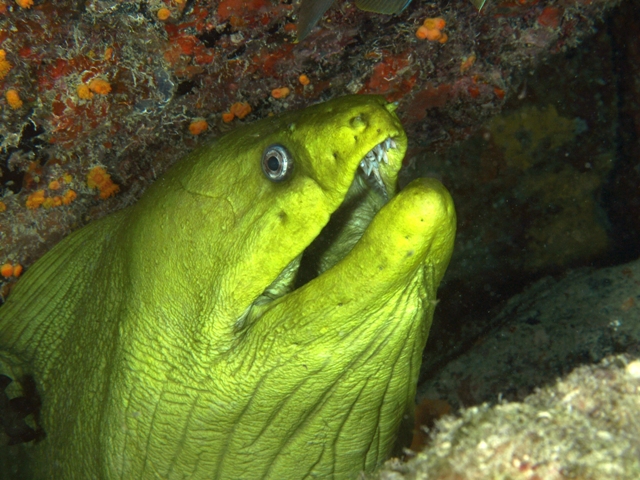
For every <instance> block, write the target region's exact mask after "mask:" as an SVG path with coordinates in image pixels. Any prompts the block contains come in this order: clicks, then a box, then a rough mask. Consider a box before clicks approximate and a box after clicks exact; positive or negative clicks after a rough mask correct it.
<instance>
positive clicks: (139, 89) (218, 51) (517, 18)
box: [0, 0, 616, 294]
mask: <svg viewBox="0 0 640 480" xmlns="http://www.w3.org/2000/svg"><path fill="white" fill-rule="evenodd" d="M614 3H616V2H610V1H604V0H595V1H592V0H577V1H566V2H561V3H554V2H548V1H543V2H539V1H538V0H533V1H529V0H522V1H517V2H496V1H490V2H488V4H487V5H486V6H485V8H484V9H483V11H482V13H480V14H478V12H477V11H476V10H475V8H474V7H473V6H472V5H471V4H470V3H469V2H467V1H466V0H459V1H455V2H450V3H446V4H439V3H425V2H413V3H412V4H411V5H410V7H409V8H408V9H407V10H406V11H405V12H403V13H402V14H401V15H398V16H384V15H376V14H370V13H366V12H362V11H360V10H358V9H356V8H355V7H354V6H353V5H352V4H350V3H341V4H338V5H336V6H334V8H332V9H331V10H330V11H329V12H328V13H327V15H325V17H324V18H323V19H322V20H321V22H320V23H319V26H318V28H316V29H315V30H314V31H313V32H312V34H311V35H310V36H309V37H308V38H307V39H306V40H305V41H303V42H302V43H300V44H295V43H294V41H295V24H294V22H295V8H296V5H294V4H290V3H279V2H275V1H266V0H253V1H250V2H245V1H237V0H224V1H221V2H206V1H198V0H196V1H188V2H187V1H180V0H173V1H169V0H166V1H160V0H151V1H144V2H120V1H115V0H111V1H109V0H105V1H97V0H94V1H86V2H82V1H38V0H36V1H30V0H20V1H17V2H13V1H8V0H2V1H0V52H1V53H0V57H1V58H0V92H1V93H2V96H1V97H0V115H2V120H1V121H0V146H1V147H2V151H1V154H0V155H1V156H0V159H1V161H0V167H1V169H2V170H1V173H2V177H1V179H0V180H1V182H2V187H3V190H2V194H3V197H2V200H1V202H2V203H0V210H1V211H0V264H3V269H2V273H3V278H5V279H8V282H9V283H11V282H12V281H13V280H14V279H15V277H16V276H17V275H19V274H20V272H21V267H22V266H25V267H28V266H29V265H30V264H31V263H33V261H35V260H36V259H37V258H38V257H39V256H40V255H42V253H44V252H45V251H46V250H47V249H49V248H50V247H51V246H52V245H53V244H55V242H57V241H58V240H59V239H60V238H61V237H62V236H64V235H65V234H67V233H68V232H69V231H71V230H73V229H75V228H77V227H79V226H81V225H83V224H85V223H86V222H88V221H90V220H91V219H94V218H97V217H100V216H102V215H104V214H105V213H108V212H109V211H113V210H116V209H119V208H122V207H123V206H125V205H128V204H130V203H131V202H133V201H135V199H136V198H138V197H139V195H140V194H141V192H142V191H143V190H144V189H145V187H146V186H147V185H149V184H150V183H151V182H153V180H154V179H155V178H156V177H157V175H158V174H159V173H161V172H162V171H164V170H165V169H166V168H167V166H169V165H170V164H172V163H173V162H175V161H176V160H177V159H179V158H180V157H181V156H182V155H183V154H184V153H185V152H186V151H188V150H190V149H192V148H193V147H195V146H196V145H197V144H198V143H199V142H201V141H202V140H203V139H204V138H205V137H210V136H215V135H217V134H219V133H221V132H225V131H227V130H229V129H232V128H234V126H235V125H237V124H239V123H243V122H250V121H252V120H254V119H257V118H261V117H264V116H266V115H269V114H272V113H276V112H279V111H282V110H286V109H291V108H297V107H301V106H304V105H307V104H309V103H313V102H317V101H321V100H326V99H329V98H331V97H334V96H337V95H342V94H346V93H381V94H384V95H386V96H387V98H388V99H390V100H395V101H398V102H399V104H400V113H401V116H402V119H403V122H404V123H405V125H406V128H407V130H408V133H409V136H410V138H412V141H413V145H414V148H415V150H414V151H413V153H412V155H411V156H410V157H409V158H408V159H407V162H408V163H409V164H411V165H412V166H413V165H415V164H416V162H417V163H418V164H419V163H420V162H421V161H422V160H421V157H420V155H419V154H420V153H421V152H423V151H425V150H428V151H438V150H442V149H443V148H445V147H447V146H448V145H451V144H453V143H455V142H456V141H458V140H460V139H464V138H466V137H467V136H468V135H469V134H470V133H471V132H473V131H475V130H476V129H477V128H478V127H480V126H482V125H487V122H488V119H489V118H490V117H492V116H493V115H495V114H496V113H498V112H499V111H500V110H501V108H502V106H503V105H504V104H505V102H507V101H508V100H509V99H510V98H513V97H514V96H517V95H519V94H521V93H522V76H523V74H524V73H525V72H527V71H529V70H531V69H532V68H534V67H535V65H536V64H538V63H539V62H541V61H542V60H544V59H545V58H548V57H549V55H550V54H553V53H558V52H566V51H568V50H569V49H570V48H571V47H573V46H576V45H578V44H579V43H580V41H581V40H582V39H584V38H585V37H586V36H588V35H589V34H591V33H593V32H594V31H595V25H596V23H597V22H598V21H599V20H600V19H601V18H602V17H603V14H604V13H605V11H606V10H607V9H608V8H609V7H611V6H612V5H613V4H614ZM428 18H436V19H442V20H444V22H442V21H441V20H438V21H437V22H435V24H436V25H437V26H438V28H439V29H440V30H439V34H438V35H432V34H428V35H424V28H423V29H422V30H421V31H422V32H423V33H418V31H419V27H420V26H421V25H423V23H424V21H425V20H426V19H428ZM432 23H433V22H432ZM418 37H423V38H418ZM425 37H427V38H425ZM429 38H432V40H429ZM531 188H532V189H534V190H535V188H536V187H535V186H534V185H533V186H531ZM463 227H464V226H463ZM16 267H17V268H16ZM6 283H7V281H6V280H5V287H6ZM7 292H8V290H6V288H5V289H4V290H3V291H2V293H3V294H6V293H7Z"/></svg>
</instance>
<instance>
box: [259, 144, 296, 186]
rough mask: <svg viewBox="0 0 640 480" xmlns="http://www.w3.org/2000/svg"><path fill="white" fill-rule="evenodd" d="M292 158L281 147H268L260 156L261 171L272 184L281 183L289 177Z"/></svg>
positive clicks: (291, 168)
mask: <svg viewBox="0 0 640 480" xmlns="http://www.w3.org/2000/svg"><path fill="white" fill-rule="evenodd" d="M291 170H293V157H291V154H290V153H289V152H288V151H287V149H286V148H284V147H283V146H282V145H270V146H268V147H267V149H266V150H265V151H264V153H263V154H262V171H263V172H264V174H265V176H266V177H267V178H268V179H269V180H271V181H272V182H281V181H282V180H284V179H286V178H287V177H288V176H289V175H291Z"/></svg>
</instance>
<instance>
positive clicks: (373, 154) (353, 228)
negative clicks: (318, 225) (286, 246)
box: [237, 137, 398, 327]
mask: <svg viewBox="0 0 640 480" xmlns="http://www.w3.org/2000/svg"><path fill="white" fill-rule="evenodd" d="M397 148H398V147H397V144H396V142H395V141H394V139H393V138H391V137H389V138H386V139H385V140H383V141H382V142H380V143H378V144H377V145H375V146H374V147H373V148H372V149H371V150H370V151H369V152H368V153H367V154H366V155H365V156H364V157H363V158H362V160H360V163H359V165H358V169H357V172H356V174H355V176H354V179H353V182H352V183H351V186H350V187H349V190H348V191H347V193H346V195H345V197H344V200H343V201H342V204H341V205H340V206H339V207H338V209H337V210H336V211H334V212H333V214H332V215H331V218H330V220H329V222H328V223H327V224H326V225H325V227H324V228H323V229H322V231H321V232H320V234H319V235H318V236H317V237H316V238H315V240H314V241H313V242H312V243H311V244H309V245H308V246H307V248H306V249H305V250H304V252H303V253H302V254H301V255H299V256H297V257H296V258H295V259H293V260H292V261H291V262H290V263H289V264H288V265H287V266H286V267H285V269H284V270H283V271H282V272H281V273H280V275H278V277H277V278H276V279H275V280H274V281H273V282H272V283H271V285H269V286H268V287H267V288H266V289H265V290H264V291H263V293H262V294H261V295H260V296H259V297H258V298H257V299H256V301H255V302H254V303H253V304H252V305H251V306H250V307H249V308H248V309H247V311H246V312H245V313H244V315H243V316H242V317H241V318H240V319H239V321H238V322H237V325H238V326H239V327H241V326H242V325H244V324H245V323H246V321H247V320H249V321H250V319H251V318H256V317H259V316H260V315H261V312H262V311H263V309H264V307H266V306H267V305H268V304H269V303H271V302H272V301H273V300H275V299H277V298H279V297H282V296H283V295H286V294H287V293H290V292H292V291H293V290H296V289H298V288H300V287H302V286H303V285H305V284H307V283H309V282H310V281H311V280H313V279H314V278H316V277H317V276H319V275H321V274H322V273H323V272H325V271H327V270H328V269H330V268H331V267H333V266H334V265H335V264H337V263H338V262H339V261H340V260H342V259H343V258H344V257H345V256H346V255H347V254H348V253H349V252H350V251H351V249H352V248H353V246H354V245H355V244H356V243H357V242H358V240H360V238H361V237H362V235H363V233H364V232H365V230H366V229H367V227H368V226H369V224H370V223H371V220H372V219H373V217H374V216H375V215H376V213H378V211H379V210H380V209H381V208H382V207H383V206H384V204H385V203H387V201H388V200H389V198H390V197H391V196H392V195H393V193H394V189H395V186H394V184H395V176H396V173H397V172H395V171H394V167H393V166H392V165H391V164H390V162H389V157H388V152H389V150H394V149H397Z"/></svg>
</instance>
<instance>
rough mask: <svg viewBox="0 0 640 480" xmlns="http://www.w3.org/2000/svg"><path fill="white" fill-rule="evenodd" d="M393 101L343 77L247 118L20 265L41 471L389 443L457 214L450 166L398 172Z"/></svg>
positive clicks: (250, 457)
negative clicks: (436, 174) (321, 92)
mask: <svg viewBox="0 0 640 480" xmlns="http://www.w3.org/2000/svg"><path fill="white" fill-rule="evenodd" d="M393 110H394V106H393V105H392V104H388V103H387V102H386V101H385V100H384V99H382V98H380V97H375V96H350V97H343V98H340V99H336V100H333V101H330V102H327V103H323V104H319V105H315V106H312V107H308V108H307V109H304V110H301V111H297V112H288V113H285V114H283V115H281V116H278V117H272V118H268V119H265V120H262V121H259V122H256V123H254V124H251V125H248V126H245V127H242V128H239V129H237V130H235V131H233V132H231V133H229V134H227V135H225V136H222V137H220V138H218V139H216V140H214V141H212V142H210V143H209V144H207V145H205V146H203V147H202V148H199V149H198V150H196V151H194V152H192V153H191V154H189V155H187V156H186V157H185V158H184V159H183V160H181V161H180V162H178V163H177V164H176V165H174V166H173V167H172V168H170V169H169V170H168V171H167V172H166V173H165V174H164V175H163V176H162V177H161V178H160V179H159V180H158V181H157V182H156V183H155V184H154V185H152V186H151V187H150V188H149V189H148V190H147V191H146V192H145V194H144V195H143V197H142V198H141V199H140V201H139V202H138V203H136V204H135V205H133V206H131V207H128V208H126V209H124V210H121V211H119V212H117V213H114V214H112V215H110V216H107V217H105V218H103V219H101V220H98V221H96V222H93V223H91V224H89V225H87V226H86V227H84V228H82V229H80V230H78V231H76V232H74V233H73V234H71V235H69V236H68V237H67V238H66V239H64V240H63V241H62V242H60V243H59V244H58V245H57V246H56V247H54V248H53V249H52V250H51V251H50V252H48V253H47V254H46V255H45V256H44V257H43V258H41V259H40V260H39V261H38V262H36V263H35V264H34V265H33V266H32V267H31V268H30V269H29V270H28V271H27V272H26V274H25V275H23V277H22V278H21V280H20V281H19V282H18V284H17V285H16V287H15V288H14V290H13V292H12V294H11V295H10V296H9V298H8V300H7V302H6V303H5V304H4V305H3V306H2V307H0V373H1V374H3V375H6V376H7V377H9V378H11V379H14V380H19V379H21V378H32V379H33V380H34V381H35V385H36V388H37V391H38V395H39V397H40V399H41V406H40V412H39V413H40V415H39V418H40V423H41V426H42V429H43V430H44V433H45V435H46V437H45V438H44V439H42V440H40V441H38V442H33V443H29V444H25V445H24V448H25V449H27V450H28V455H29V456H30V458H31V459H32V460H31V461H30V466H31V467H32V468H33V472H32V473H33V477H34V478H56V479H75V478H78V479H89V478H91V479H122V478H125V479H134V478H135V479H147V478H149V479H151V478H190V479H201V478H202V479H205V478H206V479H260V478H265V479H267V478H272V479H298V478H300V479H302V478H335V479H348V478H355V477H356V476H357V474H358V472H360V471H367V472H369V471H372V470H374V469H375V468H376V467H377V466H379V465H380V464H381V463H382V462H383V461H384V460H385V459H386V458H388V456H389V455H390V452H391V451H392V449H393V448H394V443H395V441H396V438H397V435H398V431H399V429H400V427H401V424H402V423H403V422H406V421H407V419H408V418H409V415H410V412H411V411H412V408H413V402H414V394H415V390H416V382H417V378H418V372H419V368H420V362H421V356H422V350H423V348H424V345H425V342H426V340H427V335H428V332H429V327H430V324H431V319H432V315H433V310H434V307H435V304H436V289H437V287H438V284H439V282H440V280H441V278H442V276H443V274H444V271H445V269H446V267H447V264H448V262H449V259H450V256H451V252H452V245H453V238H454V233H455V212H454V208H453V203H452V200H451V197H450V196H449V194H448V193H447V191H446V190H445V189H444V187H443V186H442V185H441V184H440V183H439V182H437V181H436V180H433V179H417V180H415V181H413V182H412V183H410V184H409V185H408V186H407V187H405V188H404V189H403V190H402V191H400V192H398V191H397V188H396V182H397V174H398V171H399V169H400V166H401V163H402V159H403V156H404V153H405V150H406V144H407V140H406V136H405V133H404V131H403V129H402V126H401V124H400V122H399V120H398V118H397V117H396V115H395V113H394V112H393ZM17 384H18V382H13V384H11V385H10V386H9V387H8V391H9V390H10V389H11V388H12V387H13V386H14V385H17ZM11 395H12V396H19V392H18V391H15V390H14V391H13V393H12V394H11Z"/></svg>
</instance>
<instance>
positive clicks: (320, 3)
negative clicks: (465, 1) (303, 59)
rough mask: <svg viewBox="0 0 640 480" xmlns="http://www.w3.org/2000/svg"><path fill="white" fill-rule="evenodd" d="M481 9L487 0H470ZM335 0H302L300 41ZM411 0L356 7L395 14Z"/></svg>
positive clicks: (366, 0)
mask: <svg viewBox="0 0 640 480" xmlns="http://www.w3.org/2000/svg"><path fill="white" fill-rule="evenodd" d="M470 1H471V3H472V4H473V6H474V7H476V8H477V9H478V11H480V10H481V9H482V7H483V6H484V4H485V2H486V0H470ZM333 2H334V0H301V2H300V9H299V10H298V42H301V41H302V40H304V39H305V37H306V36H307V35H309V33H310V32H311V30H312V29H313V27H315V26H316V24H317V23H318V21H319V20H320V19H321V18H322V16H323V15H324V13H325V12H326V11H327V10H328V9H329V7H330V6H331V5H332V4H333ZM410 3H411V0H356V7H358V8H359V9H360V10H364V11H365V12H374V13H383V14H385V15H394V14H396V13H400V12H402V11H403V10H404V9H405V8H407V7H408V6H409V4H410Z"/></svg>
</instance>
